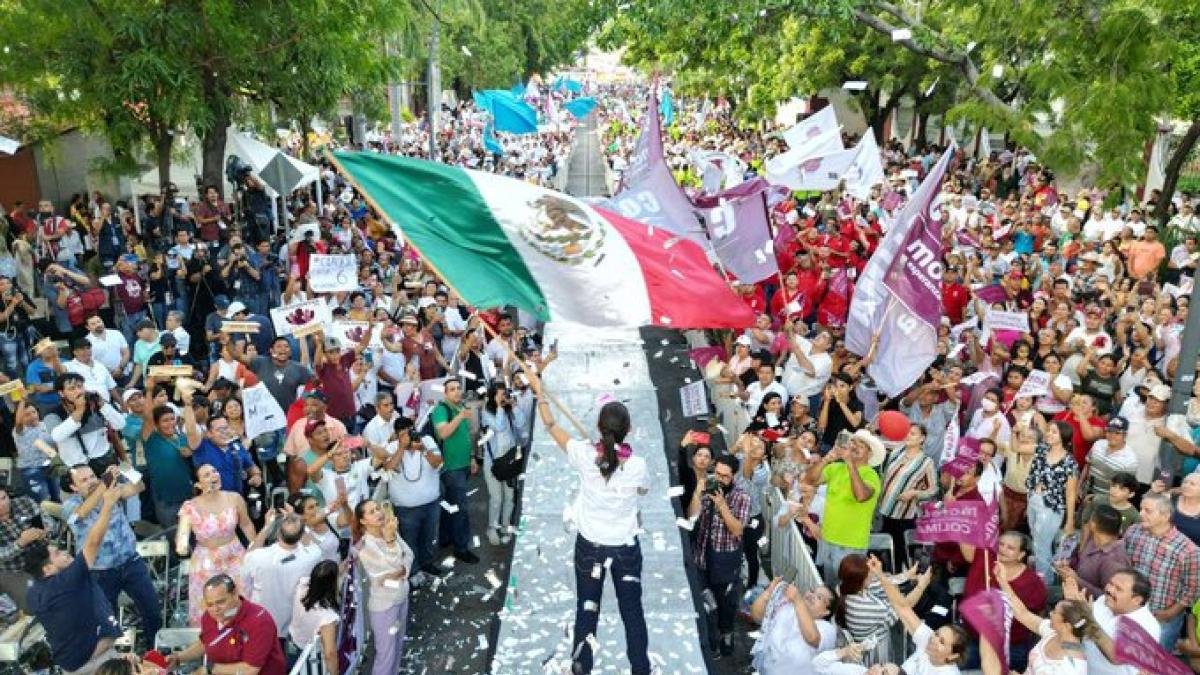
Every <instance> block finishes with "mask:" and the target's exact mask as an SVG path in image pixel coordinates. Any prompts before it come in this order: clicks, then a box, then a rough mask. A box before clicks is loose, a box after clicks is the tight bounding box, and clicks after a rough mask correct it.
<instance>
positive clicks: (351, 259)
mask: <svg viewBox="0 0 1200 675" xmlns="http://www.w3.org/2000/svg"><path fill="white" fill-rule="evenodd" d="M308 286H309V288H311V289H312V290H313V291H314V292H317V293H336V292H338V291H355V290H358V288H359V285H358V256H355V255H319V254H318V255H313V256H310V257H309V264H308Z"/></svg>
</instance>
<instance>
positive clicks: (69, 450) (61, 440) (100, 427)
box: [46, 403, 125, 466]
mask: <svg viewBox="0 0 1200 675" xmlns="http://www.w3.org/2000/svg"><path fill="white" fill-rule="evenodd" d="M83 420H84V421H83V423H82V424H81V423H80V422H77V421H75V418H74V417H72V416H70V415H65V419H64V418H63V416H62V415H60V412H59V411H55V412H52V413H50V414H49V415H47V416H46V426H47V427H49V428H50V437H51V438H53V439H54V443H55V444H56V445H58V454H59V456H60V457H62V460H63V463H65V464H66V465H67V466H75V465H76V464H87V462H88V460H91V459H99V458H101V457H103V456H105V455H107V454H108V453H109V451H110V450H112V444H111V443H109V442H108V431H107V428H112V430H113V431H120V430H122V429H124V428H125V416H124V415H122V414H121V413H120V412H118V411H117V409H116V408H114V407H112V404H111V403H105V404H103V405H102V406H100V416H99V417H97V416H96V413H95V412H91V413H86V414H84V417H83Z"/></svg>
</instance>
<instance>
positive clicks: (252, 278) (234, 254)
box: [219, 242, 267, 314]
mask: <svg viewBox="0 0 1200 675" xmlns="http://www.w3.org/2000/svg"><path fill="white" fill-rule="evenodd" d="M253 255H254V258H258V254H257V253H255V254H253ZM219 264H220V265H221V278H222V279H223V280H224V281H225V284H226V286H228V288H229V291H230V295H231V296H232V297H233V298H236V299H239V300H242V301H243V302H244V303H245V305H246V307H247V308H248V309H249V310H250V313H251V314H266V313H267V307H266V306H265V305H262V304H261V302H260V301H261V300H262V296H261V293H260V288H261V285H262V272H260V271H259V269H258V268H259V265H261V261H259V262H258V264H255V260H252V259H251V254H250V252H249V251H247V250H246V245H245V244H243V243H241V242H238V243H236V244H234V245H233V246H232V247H231V248H230V250H229V257H228V258H227V259H225V260H223V261H219Z"/></svg>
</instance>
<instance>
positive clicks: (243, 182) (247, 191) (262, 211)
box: [236, 167, 271, 241]
mask: <svg viewBox="0 0 1200 675" xmlns="http://www.w3.org/2000/svg"><path fill="white" fill-rule="evenodd" d="M238 178H239V180H238V181H237V182H236V183H237V185H238V186H239V187H240V188H241V190H242V191H243V193H242V208H243V210H244V213H245V218H246V225H245V227H244V228H243V230H242V233H243V234H244V235H245V236H246V238H247V239H249V240H250V241H258V240H259V239H265V238H267V237H269V236H270V235H271V197H270V195H268V194H267V190H266V184H265V183H263V182H262V181H261V180H259V179H258V177H257V176H255V175H254V174H253V173H251V172H250V168H249V167H246V170H245V171H243V172H242V173H241V174H240V175H239V176H238Z"/></svg>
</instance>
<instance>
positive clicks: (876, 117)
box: [868, 96, 900, 145]
mask: <svg viewBox="0 0 1200 675" xmlns="http://www.w3.org/2000/svg"><path fill="white" fill-rule="evenodd" d="M899 104H900V97H899V96H892V97H890V98H889V99H888V102H887V105H884V106H882V107H876V108H875V113H874V114H873V115H871V117H870V118H868V124H870V125H871V130H872V131H874V132H875V139H876V140H877V141H878V142H879V144H880V145H884V144H885V143H887V139H886V138H884V137H883V125H884V124H887V119H888V116H890V115H891V114H892V111H893V110H895V109H896V106H897V105H899Z"/></svg>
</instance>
